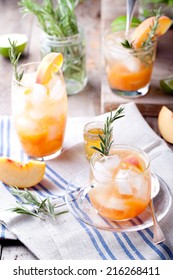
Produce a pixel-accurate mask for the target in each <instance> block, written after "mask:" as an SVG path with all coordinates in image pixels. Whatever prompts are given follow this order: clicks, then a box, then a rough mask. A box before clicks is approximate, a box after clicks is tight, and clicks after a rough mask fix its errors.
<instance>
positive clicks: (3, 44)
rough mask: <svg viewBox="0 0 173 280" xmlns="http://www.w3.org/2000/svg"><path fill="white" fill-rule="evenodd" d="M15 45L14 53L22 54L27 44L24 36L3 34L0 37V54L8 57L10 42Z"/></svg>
mask: <svg viewBox="0 0 173 280" xmlns="http://www.w3.org/2000/svg"><path fill="white" fill-rule="evenodd" d="M9 39H10V41H11V42H15V43H16V53H17V54H19V53H23V52H24V50H25V47H26V44H27V42H28V38H27V36H26V35H25V34H19V33H14V34H5V35H1V36H0V54H1V55H2V56H4V57H9V49H10V42H9Z"/></svg>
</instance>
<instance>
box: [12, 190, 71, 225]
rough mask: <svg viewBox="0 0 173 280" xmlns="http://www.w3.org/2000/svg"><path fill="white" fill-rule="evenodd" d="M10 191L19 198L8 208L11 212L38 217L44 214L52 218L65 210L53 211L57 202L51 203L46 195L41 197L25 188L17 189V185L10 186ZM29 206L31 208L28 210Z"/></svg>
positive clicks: (41, 217)
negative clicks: (13, 205)
mask: <svg viewBox="0 0 173 280" xmlns="http://www.w3.org/2000/svg"><path fill="white" fill-rule="evenodd" d="M11 193H12V194H13V195H14V196H15V197H16V198H17V199H19V200H20V202H19V201H16V206H15V207H13V208H10V209H9V210H11V211H13V212H16V213H19V214H25V215H32V216H35V217H38V218H40V219H44V218H43V216H42V215H41V214H43V215H45V216H49V217H51V218H52V219H53V220H54V219H55V218H56V216H57V215H60V214H64V213H66V212H67V211H61V212H59V213H55V208H56V207H57V206H58V205H57V204H54V203H51V201H50V199H49V198H48V197H47V198H44V199H41V197H40V196H38V195H35V194H33V193H32V192H31V191H29V190H27V189H24V190H19V189H18V188H17V187H11ZM28 205H30V207H27V206H28ZM30 208H31V209H32V210H30Z"/></svg>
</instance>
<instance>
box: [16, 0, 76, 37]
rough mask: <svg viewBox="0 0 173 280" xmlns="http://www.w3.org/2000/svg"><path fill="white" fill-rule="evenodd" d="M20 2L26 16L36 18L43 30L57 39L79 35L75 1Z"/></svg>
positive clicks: (27, 0) (33, 0) (34, 0)
mask: <svg viewBox="0 0 173 280" xmlns="http://www.w3.org/2000/svg"><path fill="white" fill-rule="evenodd" d="M56 2H57V4H55V1H53V0H42V1H36V0H20V1H19V3H18V4H19V6H20V7H21V10H22V12H23V13H24V14H33V15H35V16H36V18H37V20H38V22H39V25H40V27H41V28H42V30H43V31H44V32H45V33H47V34H49V35H51V36H57V37H61V38H63V37H67V36H71V35H74V34H77V33H78V25H77V19H76V15H75V2H76V1H75V0H59V1H56Z"/></svg>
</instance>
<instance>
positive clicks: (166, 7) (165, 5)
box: [138, 0, 173, 20]
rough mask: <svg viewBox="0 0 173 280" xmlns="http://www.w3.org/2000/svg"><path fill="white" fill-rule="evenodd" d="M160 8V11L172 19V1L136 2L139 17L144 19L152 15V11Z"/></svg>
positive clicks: (147, 0) (150, 0) (145, 0)
mask: <svg viewBox="0 0 173 280" xmlns="http://www.w3.org/2000/svg"><path fill="white" fill-rule="evenodd" d="M159 8H161V13H162V14H164V15H165V16H168V17H170V18H172V19H173V3H170V1H169V0H168V1H165V0H157V1H156V0H140V1H139V3H138V13H139V18H140V19H141V20H144V19H145V18H147V17H150V16H153V11H154V10H158V9H159Z"/></svg>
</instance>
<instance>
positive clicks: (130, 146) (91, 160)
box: [90, 144, 150, 180]
mask: <svg viewBox="0 0 173 280" xmlns="http://www.w3.org/2000/svg"><path fill="white" fill-rule="evenodd" d="M111 149H115V150H117V149H119V150H120V149H121V150H122V149H126V150H129V151H130V150H132V151H135V152H138V153H139V154H140V155H142V157H143V158H144V160H145V163H146V166H145V169H144V170H143V171H141V172H140V173H137V174H134V175H132V176H130V177H129V178H121V177H119V178H118V177H117V178H116V180H124V179H128V180H131V179H133V178H135V177H140V176H141V175H142V174H144V173H145V172H147V171H148V170H149V168H150V159H149V156H148V154H147V153H146V152H145V151H143V150H142V149H140V148H139V147H136V146H133V145H128V144H114V145H112V147H111ZM108 156H111V155H108ZM100 157H102V155H101V153H99V152H95V153H94V154H93V155H92V157H91V159H90V166H91V169H92V170H94V172H96V173H97V174H99V173H100V172H99V171H98V170H97V169H96V168H95V167H94V160H95V159H97V158H100ZM106 157H107V156H106ZM102 176H105V177H107V178H108V179H111V180H112V178H111V177H109V176H108V175H104V174H103V173H102Z"/></svg>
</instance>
